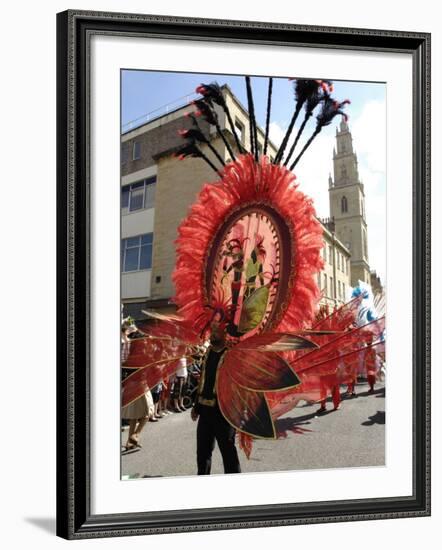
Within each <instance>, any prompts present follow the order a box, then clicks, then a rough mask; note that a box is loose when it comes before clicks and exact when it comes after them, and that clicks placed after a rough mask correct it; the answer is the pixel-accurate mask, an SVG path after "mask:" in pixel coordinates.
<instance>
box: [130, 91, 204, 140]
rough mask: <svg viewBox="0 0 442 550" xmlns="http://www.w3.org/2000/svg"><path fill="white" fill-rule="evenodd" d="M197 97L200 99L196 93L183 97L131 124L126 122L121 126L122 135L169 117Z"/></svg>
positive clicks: (134, 120)
mask: <svg viewBox="0 0 442 550" xmlns="http://www.w3.org/2000/svg"><path fill="white" fill-rule="evenodd" d="M197 97H200V96H199V95H198V94H197V93H196V92H192V93H190V94H186V95H183V96H181V97H179V98H178V99H175V100H174V101H172V102H170V103H166V104H165V105H162V106H161V107H158V109H154V110H153V111H150V112H149V113H146V114H145V115H141V116H139V117H138V118H135V119H133V120H130V121H129V122H126V123H125V124H123V125H122V126H121V133H122V134H125V133H127V132H130V131H131V130H135V129H136V128H139V127H140V126H143V124H147V123H148V122H152V120H155V119H156V118H159V117H161V116H164V115H167V114H169V113H171V112H173V111H176V110H178V109H180V108H181V107H185V106H186V105H188V104H189V103H190V102H191V101H193V100H194V99H196V98H197Z"/></svg>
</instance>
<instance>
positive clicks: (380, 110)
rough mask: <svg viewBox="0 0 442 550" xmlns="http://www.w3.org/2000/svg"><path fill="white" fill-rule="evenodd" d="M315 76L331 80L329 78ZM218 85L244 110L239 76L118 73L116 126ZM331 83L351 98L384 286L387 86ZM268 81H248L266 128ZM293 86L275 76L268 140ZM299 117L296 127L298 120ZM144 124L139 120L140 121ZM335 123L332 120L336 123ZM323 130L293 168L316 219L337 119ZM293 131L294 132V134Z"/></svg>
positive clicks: (289, 106)
mask: <svg viewBox="0 0 442 550" xmlns="http://www.w3.org/2000/svg"><path fill="white" fill-rule="evenodd" d="M318 78H330V79H331V80H333V79H332V77H331V76H329V75H325V76H319V77H318ZM213 81H217V82H218V83H219V84H220V85H222V84H224V83H227V84H228V85H229V86H230V88H231V89H232V91H233V93H234V94H235V95H236V96H237V97H238V99H239V100H240V101H241V103H242V104H243V105H244V106H245V107H247V97H246V87H245V80H244V77H243V76H229V75H214V74H199V73H198V74H195V73H175V72H153V71H134V70H124V71H122V80H121V85H122V103H121V124H122V127H123V128H125V129H126V125H127V124H128V123H129V122H131V121H135V120H136V119H139V118H140V117H143V116H144V115H146V114H148V113H151V116H155V111H156V110H158V114H159V113H160V112H161V113H163V112H164V107H165V106H166V105H167V104H170V107H171V109H173V108H177V107H180V106H182V105H184V104H185V103H187V102H188V101H190V100H192V99H194V98H195V97H197V96H196V94H195V88H196V87H197V86H198V85H199V84H201V83H206V84H207V83H210V82H213ZM333 82H334V92H333V96H334V97H336V99H338V100H340V101H342V100H344V99H350V100H351V104H350V105H347V107H346V112H347V113H348V115H349V125H350V130H351V132H352V135H353V144H354V148H355V150H356V152H357V155H358V162H359V171H360V176H361V180H362V181H363V183H364V187H365V195H366V214H367V223H368V247H369V259H370V267H371V269H376V270H377V272H378V274H380V275H381V279H382V281H383V282H384V283H385V272H386V258H385V254H386V237H385V235H386V212H385V209H386V202H385V201H386V178H385V176H386V174H385V163H386V156H385V155H386V111H385V109H386V86H385V84H383V83H374V82H350V81H337V80H333ZM267 87H268V79H267V78H265V77H252V89H253V98H254V104H255V112H256V116H257V120H258V123H259V124H260V125H261V126H264V125H265V114H266V113H265V111H266V104H267ZM294 105H295V102H294V93H293V82H290V81H289V80H288V79H287V78H274V80H273V96H272V111H271V126H270V137H271V138H272V140H273V141H274V142H275V143H276V144H277V145H278V144H279V143H280V141H281V139H282V136H283V135H284V133H285V129H286V127H287V125H288V123H289V121H290V118H291V116H292V113H293V109H294ZM302 119H303V117H302V115H300V116H299V117H298V122H297V126H298V125H299V124H301V122H302ZM141 120H143V119H141ZM335 121H336V122H335ZM335 121H334V122H333V123H332V124H331V125H330V126H328V127H326V128H324V129H323V130H322V132H321V133H320V134H319V136H318V138H317V139H316V140H315V142H314V143H313V145H312V146H311V147H310V149H309V150H308V151H307V152H306V154H305V155H304V157H303V159H302V161H301V162H300V163H299V165H298V166H297V167H296V176H297V178H298V181H299V182H300V187H301V189H302V190H303V191H304V192H305V193H306V194H308V195H310V196H311V197H312V198H313V200H314V201H315V206H316V210H317V213H318V215H319V216H321V217H327V216H328V215H329V206H328V192H327V188H328V174H329V173H330V172H332V166H333V165H332V154H333V146H334V144H335V130H336V127H337V125H338V124H339V117H337V118H336V119H335ZM310 124H311V126H310V127H309V126H307V128H306V130H305V135H306V136H308V135H310V133H311V132H312V131H313V129H314V126H315V121H314V119H312V120H311V122H310ZM295 134H296V132H294V135H295Z"/></svg>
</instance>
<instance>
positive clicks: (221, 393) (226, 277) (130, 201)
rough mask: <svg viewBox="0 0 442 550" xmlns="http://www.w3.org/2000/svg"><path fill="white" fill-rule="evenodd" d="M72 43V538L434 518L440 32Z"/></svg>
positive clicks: (63, 233) (198, 34)
mask: <svg viewBox="0 0 442 550" xmlns="http://www.w3.org/2000/svg"><path fill="white" fill-rule="evenodd" d="M57 26H58V43H57V49H58V59H57V66H58V79H57V83H58V104H57V118H58V132H57V137H58V153H57V154H58V166H57V176H58V336H57V340H58V374H57V376H58V381H57V391H58V395H57V414H58V420H57V450H58V463H57V468H58V469H57V533H58V535H59V536H62V537H65V538H68V539H77V538H87V537H100V536H103V537H105V536H124V535H130V534H154V533H155V534H158V533H169V532H178V531H191V530H208V529H234V528H244V527H266V526H276V525H294V524H301V523H316V522H330V521H349V520H368V519H380V518H397V517H414V516H423V515H429V513H430V397H429V395H430V393H429V388H430V332H429V331H430V328H429V326H430V325H429V316H430V286H429V277H430V275H429V273H430V264H429V262H430V219H429V211H430V204H429V202H430V199H429V196H430V195H429V193H430V128H429V115H430V80H429V78H430V36H429V35H428V34H425V33H408V32H407V33H402V32H396V31H394V32H393V31H383V30H365V29H347V28H331V27H330V28H325V27H313V26H312V27H307V26H297V25H283V24H276V23H257V22H245V21H221V20H205V19H184V18H176V17H166V16H164V17H163V16H150V15H134V14H118V13H98V12H82V11H67V12H63V13H60V14H58V22H57ZM234 474H235V475H234Z"/></svg>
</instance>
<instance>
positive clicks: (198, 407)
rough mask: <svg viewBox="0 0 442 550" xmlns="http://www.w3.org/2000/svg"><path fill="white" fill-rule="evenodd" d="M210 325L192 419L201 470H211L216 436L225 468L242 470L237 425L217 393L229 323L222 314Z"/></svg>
mask: <svg viewBox="0 0 442 550" xmlns="http://www.w3.org/2000/svg"><path fill="white" fill-rule="evenodd" d="M218 317H219V316H217V317H216V318H214V319H213V321H212V323H211V326H210V347H209V349H208V350H207V353H206V355H205V358H204V362H203V365H202V370H201V378H200V384H199V386H198V390H197V393H196V396H195V403H194V405H193V408H192V412H191V415H192V419H193V420H197V419H198V428H197V433H196V438H197V439H196V441H197V450H196V454H197V465H198V474H199V475H207V474H210V470H211V466H212V452H213V449H214V448H215V440H216V442H217V443H218V447H219V450H220V452H221V456H222V458H223V464H224V472H225V473H226V474H236V473H240V472H241V467H240V464H239V459H238V453H237V451H236V447H235V428H234V427H233V426H231V425H230V424H229V423H228V422H227V420H226V419H225V418H224V416H223V415H222V413H221V411H220V408H219V406H218V401H217V397H216V388H215V382H216V375H217V371H218V367H219V366H220V364H221V363H222V359H223V355H224V353H225V351H226V327H225V324H223V322H222V320H221V319H220V318H218Z"/></svg>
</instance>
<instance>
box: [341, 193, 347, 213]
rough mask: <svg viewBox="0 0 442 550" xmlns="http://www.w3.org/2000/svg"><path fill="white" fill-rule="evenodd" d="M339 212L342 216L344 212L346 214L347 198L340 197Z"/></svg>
mask: <svg viewBox="0 0 442 550" xmlns="http://www.w3.org/2000/svg"><path fill="white" fill-rule="evenodd" d="M341 212H342V213H343V214H345V213H346V212H348V201H347V197H345V196H344V197H342V199H341Z"/></svg>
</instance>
